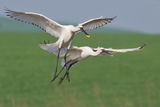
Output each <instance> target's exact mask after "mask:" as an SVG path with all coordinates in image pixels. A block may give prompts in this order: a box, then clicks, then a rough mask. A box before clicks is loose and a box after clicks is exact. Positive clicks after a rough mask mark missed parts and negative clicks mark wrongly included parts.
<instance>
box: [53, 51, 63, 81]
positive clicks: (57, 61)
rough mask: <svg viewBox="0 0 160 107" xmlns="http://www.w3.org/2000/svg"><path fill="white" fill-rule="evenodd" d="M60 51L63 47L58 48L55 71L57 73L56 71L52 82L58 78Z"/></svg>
mask: <svg viewBox="0 0 160 107" xmlns="http://www.w3.org/2000/svg"><path fill="white" fill-rule="evenodd" d="M60 51H61V49H58V55H57V64H56V71H55V73H54V77H53V79H52V80H51V82H52V81H54V80H55V79H56V73H57V70H58V63H59V54H60Z"/></svg>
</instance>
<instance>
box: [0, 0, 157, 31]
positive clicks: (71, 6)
mask: <svg viewBox="0 0 160 107" xmlns="http://www.w3.org/2000/svg"><path fill="white" fill-rule="evenodd" d="M5 7H7V8H9V9H12V10H16V11H30V12H37V13H41V14H44V15H46V16H47V17H49V18H51V19H53V20H55V21H60V22H71V23H75V24H76V23H77V24H78V23H81V22H84V21H87V20H88V19H91V18H96V17H100V16H103V17H113V16H118V17H117V18H116V19H115V20H114V21H113V22H112V23H111V24H109V25H106V26H109V27H116V28H122V29H130V30H135V31H140V32H146V33H160V0H0V9H4V8H5ZM2 15H3V14H2Z"/></svg>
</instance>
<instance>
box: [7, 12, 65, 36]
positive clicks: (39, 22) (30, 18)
mask: <svg viewBox="0 0 160 107" xmlns="http://www.w3.org/2000/svg"><path fill="white" fill-rule="evenodd" d="M5 13H6V15H7V16H9V17H10V18H13V19H15V20H18V21H21V22H25V23H29V24H32V25H35V26H37V27H39V28H41V29H42V30H44V31H45V32H47V33H49V34H50V35H52V36H55V37H57V38H58V37H60V35H61V32H62V30H63V26H62V25H60V24H58V23H57V22H55V21H53V20H51V19H49V18H47V17H46V16H44V15H42V14H37V13H32V12H18V11H12V10H9V9H5Z"/></svg>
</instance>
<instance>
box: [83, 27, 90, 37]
mask: <svg viewBox="0 0 160 107" xmlns="http://www.w3.org/2000/svg"><path fill="white" fill-rule="evenodd" d="M82 32H83V33H84V34H85V35H86V38H88V39H89V38H91V36H90V35H89V34H88V33H87V32H86V31H85V30H84V29H83V28H82Z"/></svg>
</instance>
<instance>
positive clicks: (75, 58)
mask: <svg viewBox="0 0 160 107" xmlns="http://www.w3.org/2000/svg"><path fill="white" fill-rule="evenodd" d="M44 46H46V47H47V46H48V44H46V45H44ZM144 46H145V44H144V45H143V46H140V47H137V48H131V49H112V48H103V47H98V48H91V47H88V46H84V47H76V46H74V47H72V48H71V49H69V50H67V51H66V55H67V56H68V57H67V58H66V59H65V58H64V60H62V67H63V68H62V69H61V71H60V72H59V74H60V73H61V72H62V70H63V69H64V68H66V70H67V71H66V74H65V75H64V76H63V78H61V80H60V82H59V83H61V82H62V81H63V79H64V78H65V76H67V78H68V80H69V81H70V79H69V69H70V68H71V67H72V66H73V65H75V64H76V63H78V62H80V61H81V60H84V59H86V58H88V57H89V56H102V55H112V54H113V53H117V52H120V53H125V52H131V51H138V50H141V49H143V48H144ZM42 49H44V48H42ZM45 50H46V49H45ZM47 51H49V52H50V50H47ZM59 74H58V75H59ZM58 75H57V76H56V77H58ZM56 77H55V78H53V80H52V81H54V80H55V79H56Z"/></svg>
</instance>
